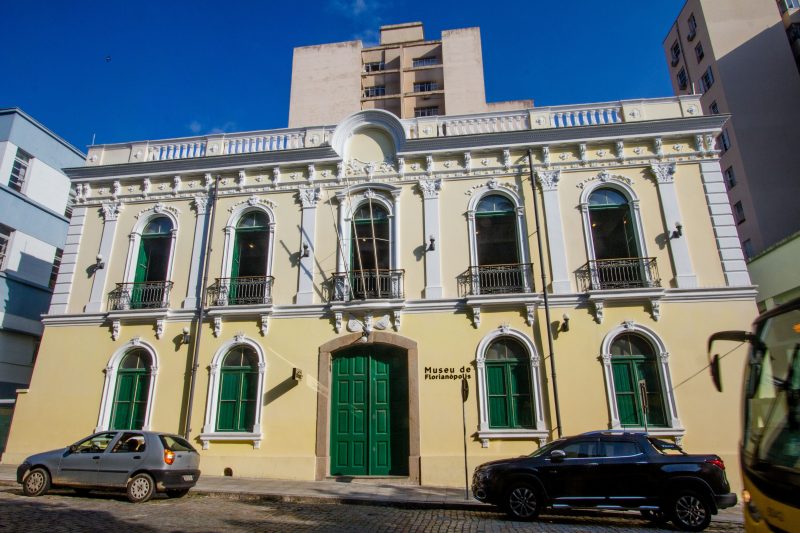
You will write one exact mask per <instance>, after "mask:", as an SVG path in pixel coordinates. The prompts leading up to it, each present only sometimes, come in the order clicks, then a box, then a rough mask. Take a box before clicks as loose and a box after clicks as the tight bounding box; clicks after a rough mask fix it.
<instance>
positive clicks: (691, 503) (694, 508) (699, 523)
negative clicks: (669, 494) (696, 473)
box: [670, 490, 711, 531]
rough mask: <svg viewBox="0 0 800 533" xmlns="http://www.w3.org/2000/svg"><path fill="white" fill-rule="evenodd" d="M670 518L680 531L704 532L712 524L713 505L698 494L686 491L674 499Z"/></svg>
mask: <svg viewBox="0 0 800 533" xmlns="http://www.w3.org/2000/svg"><path fill="white" fill-rule="evenodd" d="M670 518H672V523H673V524H675V526H676V527H677V528H678V529H682V530H684V531H702V530H704V529H705V528H707V527H708V524H710V523H711V505H709V503H708V499H707V498H705V497H703V496H701V495H700V494H698V493H697V492H694V491H691V490H684V491H681V492H678V493H677V494H676V495H675V497H674V498H673V499H672V505H671V506H670Z"/></svg>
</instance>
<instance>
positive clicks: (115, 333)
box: [111, 320, 122, 341]
mask: <svg viewBox="0 0 800 533" xmlns="http://www.w3.org/2000/svg"><path fill="white" fill-rule="evenodd" d="M121 329H122V324H121V323H120V321H119V320H114V321H113V322H111V340H114V341H115V340H118V339H119V332H120V330H121Z"/></svg>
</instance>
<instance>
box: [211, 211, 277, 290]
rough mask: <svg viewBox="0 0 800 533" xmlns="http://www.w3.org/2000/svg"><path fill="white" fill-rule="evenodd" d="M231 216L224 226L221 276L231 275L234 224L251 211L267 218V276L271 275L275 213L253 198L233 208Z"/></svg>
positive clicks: (234, 236)
mask: <svg viewBox="0 0 800 533" xmlns="http://www.w3.org/2000/svg"><path fill="white" fill-rule="evenodd" d="M230 211H231V216H230V217H228V222H227V223H226V224H225V228H224V231H225V242H224V244H223V248H222V270H221V272H222V273H223V276H230V275H231V264H232V262H233V248H234V244H235V242H236V224H238V222H239V220H240V219H241V218H242V217H243V216H244V215H246V214H247V213H251V212H253V211H261V212H263V213H264V214H265V215H266V216H267V220H268V221H269V242H268V243H267V276H271V275H272V258H273V251H274V249H275V213H274V212H273V211H272V208H271V206H270V205H268V204H267V203H266V202H260V201H259V199H258V198H256V197H255V196H254V197H252V198H251V199H250V200H248V201H247V202H245V203H242V204H239V205H236V206H234V207H233V208H232V209H231V210H230Z"/></svg>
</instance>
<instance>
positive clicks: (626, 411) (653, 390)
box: [600, 321, 685, 436]
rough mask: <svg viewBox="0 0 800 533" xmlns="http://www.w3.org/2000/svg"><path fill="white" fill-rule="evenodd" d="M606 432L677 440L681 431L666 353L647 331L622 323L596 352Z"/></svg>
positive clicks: (608, 334)
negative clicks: (606, 417)
mask: <svg viewBox="0 0 800 533" xmlns="http://www.w3.org/2000/svg"><path fill="white" fill-rule="evenodd" d="M600 355H601V360H602V365H603V374H604V377H605V383H606V397H607V401H608V406H609V419H610V420H609V428H610V429H623V428H625V429H627V428H631V429H637V430H640V429H641V430H643V429H644V427H645V421H646V422H647V424H646V425H647V429H648V433H649V434H651V435H671V436H681V435H683V433H684V431H685V430H684V428H683V426H682V425H681V422H680V419H679V418H678V409H677V404H676V401H675V395H674V392H673V386H672V376H671V374H670V370H669V351H667V348H666V346H665V344H664V342H663V341H662V340H661V338H660V337H659V336H658V334H656V333H655V332H654V331H653V330H651V329H650V328H647V327H645V326H643V325H640V324H637V323H636V322H632V321H630V322H624V323H623V324H621V325H620V326H617V327H616V328H614V329H612V330H611V331H609V332H608V333H607V334H606V336H605V338H604V339H603V343H602V346H601V348H600Z"/></svg>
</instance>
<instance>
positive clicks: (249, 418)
mask: <svg viewBox="0 0 800 533" xmlns="http://www.w3.org/2000/svg"><path fill="white" fill-rule="evenodd" d="M257 379H258V374H256V373H255V372H248V371H245V372H242V380H241V382H242V388H241V392H240V395H239V403H240V405H241V407H240V408H239V420H238V424H237V426H236V430H237V431H253V423H254V422H255V415H256V402H255V396H256V392H257V391H258V388H257V387H258V383H257Z"/></svg>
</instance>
